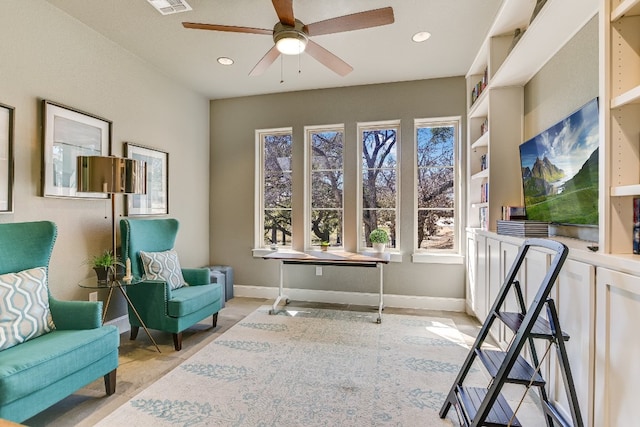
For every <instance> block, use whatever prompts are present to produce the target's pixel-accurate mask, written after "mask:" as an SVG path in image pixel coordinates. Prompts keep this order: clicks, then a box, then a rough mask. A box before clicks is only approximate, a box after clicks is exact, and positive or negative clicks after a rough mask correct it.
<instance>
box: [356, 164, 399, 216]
mask: <svg viewBox="0 0 640 427" xmlns="http://www.w3.org/2000/svg"><path fill="white" fill-rule="evenodd" d="M362 206H363V208H365V209H367V208H389V209H395V207H396V171H395V170H368V171H366V172H364V176H363V178H362Z"/></svg>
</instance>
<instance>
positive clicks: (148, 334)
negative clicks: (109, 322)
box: [118, 285, 162, 353]
mask: <svg viewBox="0 0 640 427" xmlns="http://www.w3.org/2000/svg"><path fill="white" fill-rule="evenodd" d="M118 289H120V292H122V296H123V297H124V298H125V299H126V300H127V303H128V304H129V307H131V310H133V312H134V313H135V315H136V317H137V318H138V321H139V322H140V324H141V325H142V327H143V328H144V331H145V332H146V333H147V336H148V337H149V339H150V340H151V342H152V343H153V345H155V346H156V350H158V353H162V352H161V351H160V347H158V344H156V341H155V340H154V339H153V337H152V336H151V333H150V332H149V329H147V326H146V325H145V324H144V322H143V321H142V319H141V318H140V315H139V314H138V310H136V308H135V307H134V305H133V303H132V302H131V300H130V299H129V295H127V292H126V291H125V290H124V288H123V287H122V285H118Z"/></svg>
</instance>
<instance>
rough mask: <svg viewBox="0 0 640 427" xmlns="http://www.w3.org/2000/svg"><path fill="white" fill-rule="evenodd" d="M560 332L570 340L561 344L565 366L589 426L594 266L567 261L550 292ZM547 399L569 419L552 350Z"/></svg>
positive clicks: (563, 391) (567, 405) (564, 393)
mask: <svg viewBox="0 0 640 427" xmlns="http://www.w3.org/2000/svg"><path fill="white" fill-rule="evenodd" d="M550 297H551V298H553V299H554V300H555V302H556V307H557V309H558V319H559V320H560V326H561V328H562V330H563V331H565V332H566V333H568V334H569V336H570V337H571V338H570V339H569V341H566V342H565V346H566V349H567V356H568V358H569V366H570V368H571V373H572V375H573V382H574V385H575V388H576V393H577V395H578V402H579V404H580V412H581V413H582V420H583V421H584V424H585V425H587V426H590V425H593V417H592V416H591V414H592V410H593V382H594V378H593V354H594V337H595V319H594V316H595V267H594V266H593V265H589V264H585V263H582V262H578V261H574V260H570V259H569V260H567V261H566V262H565V263H564V265H563V266H562V270H560V274H559V276H558V281H557V283H556V286H555V287H554V288H553V289H552V291H551V295H550ZM550 359H551V372H550V376H549V386H548V392H549V393H548V394H549V398H550V399H551V400H552V401H554V402H555V404H556V405H557V406H559V407H560V408H562V409H563V410H564V412H565V416H567V419H571V417H570V414H571V412H570V411H569V404H568V399H567V397H566V390H565V387H564V382H563V379H562V376H561V371H560V365H559V364H558V357H557V353H556V352H555V351H552V352H551V353H550Z"/></svg>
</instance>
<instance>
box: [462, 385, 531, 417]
mask: <svg viewBox="0 0 640 427" xmlns="http://www.w3.org/2000/svg"><path fill="white" fill-rule="evenodd" d="M486 395H487V389H486V388H480V387H460V386H458V387H457V396H456V397H457V399H458V404H459V406H460V407H461V409H462V411H463V414H462V416H463V418H465V421H466V422H467V424H471V422H472V420H474V418H475V417H476V414H477V413H478V408H480V405H482V401H483V400H484V397H485V396H486ZM512 418H513V419H512ZM482 425H483V426H488V427H506V426H512V427H522V424H520V421H518V419H517V418H516V417H515V416H514V415H513V410H512V409H511V407H510V406H509V404H508V403H507V401H506V400H505V398H504V397H503V396H502V395H501V394H499V395H498V398H497V399H496V402H495V403H494V404H493V407H492V408H491V410H490V411H489V415H488V416H487V418H486V419H485V420H484V423H482Z"/></svg>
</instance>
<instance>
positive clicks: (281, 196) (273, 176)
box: [263, 172, 292, 209]
mask: <svg viewBox="0 0 640 427" xmlns="http://www.w3.org/2000/svg"><path fill="white" fill-rule="evenodd" d="M291 188H292V184H291V173H283V172H265V175H264V193H263V197H264V207H265V208H272V209H273V208H291Z"/></svg>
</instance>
